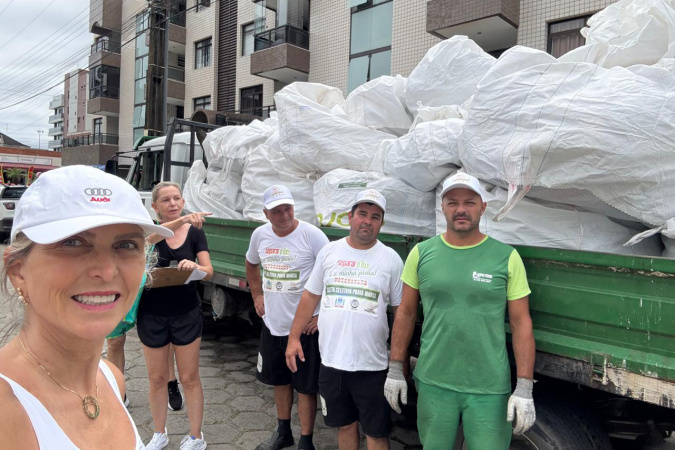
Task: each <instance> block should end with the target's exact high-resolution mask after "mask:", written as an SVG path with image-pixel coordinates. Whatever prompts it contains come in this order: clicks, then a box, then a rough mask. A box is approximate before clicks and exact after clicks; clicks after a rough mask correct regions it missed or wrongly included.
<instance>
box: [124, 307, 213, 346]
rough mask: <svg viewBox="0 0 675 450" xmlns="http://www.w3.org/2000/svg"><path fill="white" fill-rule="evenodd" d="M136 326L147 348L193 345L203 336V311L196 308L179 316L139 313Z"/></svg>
mask: <svg viewBox="0 0 675 450" xmlns="http://www.w3.org/2000/svg"><path fill="white" fill-rule="evenodd" d="M136 326H137V327H138V337H139V339H140V340H141V343H142V344H143V345H145V346H146V347H150V348H161V347H164V346H167V345H169V343H171V344H173V345H188V344H192V343H193V342H194V341H195V340H196V339H197V338H199V337H201V335H202V309H201V308H195V309H193V310H191V311H190V312H188V313H185V314H181V315H179V316H156V315H154V314H143V313H142V312H140V311H139V314H138V317H137V318H136Z"/></svg>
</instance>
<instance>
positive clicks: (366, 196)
mask: <svg viewBox="0 0 675 450" xmlns="http://www.w3.org/2000/svg"><path fill="white" fill-rule="evenodd" d="M359 203H373V204H374V205H377V206H379V207H380V208H382V212H385V211H386V206H387V199H385V198H384V195H382V194H380V191H378V190H377V189H366V190H365V191H361V192H359V193H358V194H356V200H354V203H352V208H354V206H356V205H358V204H359Z"/></svg>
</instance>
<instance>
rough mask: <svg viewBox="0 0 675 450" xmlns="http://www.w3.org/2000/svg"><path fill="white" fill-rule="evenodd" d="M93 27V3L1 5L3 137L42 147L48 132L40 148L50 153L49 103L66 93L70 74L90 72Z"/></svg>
mask: <svg viewBox="0 0 675 450" xmlns="http://www.w3.org/2000/svg"><path fill="white" fill-rule="evenodd" d="M88 28H89V0H0V131H1V132H2V133H5V134H7V135H8V136H9V137H11V138H13V139H16V140H17V141H19V142H21V143H23V144H25V145H29V146H31V147H32V148H38V136H39V133H38V130H43V131H44V132H43V133H42V134H41V137H40V139H39V140H40V148H42V149H46V148H47V140H48V139H53V138H52V137H51V136H48V135H47V134H48V130H49V128H50V127H51V126H52V125H50V124H49V123H47V121H48V120H49V116H50V115H51V114H53V112H52V111H51V110H50V109H49V102H50V101H51V99H52V97H53V96H55V95H58V94H62V93H63V80H64V75H65V74H66V73H67V72H70V71H72V70H75V69H77V68H86V66H87V64H88V59H89V51H90V46H91V44H92V43H93V36H94V35H92V34H91V33H89V30H88ZM54 85H57V86H55V87H53V88H51V89H49V90H47V89H48V88H50V87H51V86H54ZM43 91H46V92H44V93H42V92H43ZM36 94H39V95H36ZM30 97H33V98H31V99H29V98H30ZM14 103H19V104H18V105H16V106H12V107H10V108H7V107H8V106H10V105H12V104H14Z"/></svg>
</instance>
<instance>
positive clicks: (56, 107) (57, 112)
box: [47, 94, 65, 152]
mask: <svg viewBox="0 0 675 450" xmlns="http://www.w3.org/2000/svg"><path fill="white" fill-rule="evenodd" d="M64 106H65V103H64V96H63V94H59V95H55V96H54V97H52V100H51V101H50V102H49V109H50V110H51V112H52V114H51V115H50V116H49V124H50V127H49V129H48V130H47V136H49V139H48V141H47V148H48V149H49V150H53V151H56V152H60V151H61V148H62V141H63V133H64V126H63V123H64V122H63V119H64V114H63V108H64Z"/></svg>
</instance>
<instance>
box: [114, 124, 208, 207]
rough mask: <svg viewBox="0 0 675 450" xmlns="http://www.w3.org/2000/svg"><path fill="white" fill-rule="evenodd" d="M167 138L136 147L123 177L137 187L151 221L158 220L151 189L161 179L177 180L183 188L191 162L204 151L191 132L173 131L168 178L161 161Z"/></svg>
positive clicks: (200, 156)
mask: <svg viewBox="0 0 675 450" xmlns="http://www.w3.org/2000/svg"><path fill="white" fill-rule="evenodd" d="M168 139H169V136H162V137H158V138H155V139H152V140H148V141H146V142H145V143H143V144H142V145H141V146H140V147H138V150H137V151H136V153H135V155H134V156H133V162H132V164H131V167H130V168H129V173H128V174H127V178H126V180H127V182H128V183H129V184H131V185H132V186H133V187H134V188H136V190H138V193H139V194H140V196H141V199H142V200H143V204H144V205H145V207H146V209H147V210H148V211H149V212H150V215H151V216H152V218H153V220H154V219H157V215H156V214H155V210H154V209H152V206H151V204H152V188H154V187H155V185H157V183H160V182H162V181H172V182H174V183H178V184H179V185H180V187H181V189H182V188H183V185H184V184H185V180H187V177H188V172H189V171H190V166H191V165H192V162H194V161H195V160H197V159H203V157H204V150H203V148H202V146H201V144H200V143H199V142H195V140H194V135H193V133H192V132H189V131H186V132H183V133H178V134H174V135H173V136H172V139H171V140H170V142H169V150H170V153H169V154H170V170H169V176H168V177H167V176H166V175H165V170H164V166H165V164H164V162H165V156H166V155H165V148H166V146H167V140H168ZM191 149H192V151H191Z"/></svg>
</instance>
